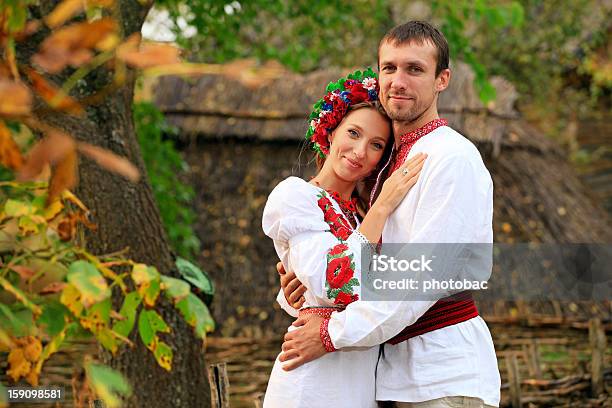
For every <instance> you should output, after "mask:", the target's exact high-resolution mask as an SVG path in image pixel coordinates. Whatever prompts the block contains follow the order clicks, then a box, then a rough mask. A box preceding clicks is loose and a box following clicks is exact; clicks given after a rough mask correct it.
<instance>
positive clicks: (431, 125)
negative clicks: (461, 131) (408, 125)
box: [391, 119, 448, 173]
mask: <svg viewBox="0 0 612 408" xmlns="http://www.w3.org/2000/svg"><path fill="white" fill-rule="evenodd" d="M440 126H448V121H447V120H446V119H434V120H432V121H431V122H428V123H426V124H425V125H423V126H421V127H420V128H418V129H415V130H413V131H411V132H408V133H405V134H403V135H401V136H400V145H399V148H398V149H397V150H396V152H395V157H394V158H393V165H392V166H391V173H393V172H394V171H395V170H397V169H398V167H399V166H401V165H402V163H404V161H405V160H406V157H408V153H410V149H412V146H413V145H414V144H415V143H416V142H417V140H419V139H420V138H422V137H423V136H425V135H427V134H428V133H431V132H433V131H434V130H436V129H437V128H439V127H440Z"/></svg>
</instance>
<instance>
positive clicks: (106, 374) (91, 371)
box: [85, 362, 132, 408]
mask: <svg viewBox="0 0 612 408" xmlns="http://www.w3.org/2000/svg"><path fill="white" fill-rule="evenodd" d="M85 373H86V374H87V381H88V382H89V385H90V387H91V388H92V389H93V390H94V391H95V392H96V394H97V395H98V396H100V397H101V398H102V400H103V401H104V403H105V404H106V406H108V407H109V408H116V407H120V406H121V398H122V397H129V396H130V395H131V393H132V390H131V387H130V385H129V384H128V382H127V381H126V380H125V378H124V377H123V375H122V374H121V373H120V372H119V371H117V370H114V369H112V368H110V367H107V366H104V365H100V364H95V363H92V362H88V363H86V364H85Z"/></svg>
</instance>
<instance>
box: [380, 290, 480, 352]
mask: <svg viewBox="0 0 612 408" xmlns="http://www.w3.org/2000/svg"><path fill="white" fill-rule="evenodd" d="M476 316H478V309H477V308H476V304H475V303H474V299H473V298H472V294H471V293H470V292H460V293H457V294H455V295H453V296H449V297H445V298H442V299H440V300H438V301H437V302H436V303H435V304H434V305H433V306H432V307H430V308H429V310H428V311H427V312H425V314H423V315H422V316H421V317H419V319H418V320H417V321H416V322H414V323H413V324H412V325H410V326H407V327H406V328H405V329H404V330H402V331H401V332H399V334H397V335H396V336H395V337H393V338H391V339H389V340H387V343H390V344H394V345H395V344H398V343H401V342H402V341H406V340H408V339H410V338H412V337H415V336H420V335H421V334H425V333H429V332H430V331H434V330H438V329H441V328H442V327H447V326H452V325H454V324H457V323H461V322H465V321H466V320H470V319H471V318H473V317H476Z"/></svg>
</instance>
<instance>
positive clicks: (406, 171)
mask: <svg viewBox="0 0 612 408" xmlns="http://www.w3.org/2000/svg"><path fill="white" fill-rule="evenodd" d="M408 173H410V171H409V170H408V169H404V170H402V174H403V175H404V176H405V175H406V174H408Z"/></svg>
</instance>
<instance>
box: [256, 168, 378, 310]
mask: <svg viewBox="0 0 612 408" xmlns="http://www.w3.org/2000/svg"><path fill="white" fill-rule="evenodd" d="M291 179H293V181H290V180H291ZM318 200H319V197H318V196H317V193H316V190H315V189H312V188H311V187H309V186H307V185H305V182H303V181H296V180H295V178H290V179H288V180H285V181H284V182H282V183H280V184H279V185H278V186H277V188H275V189H274V190H273V191H272V193H271V194H270V197H269V198H268V202H267V203H266V206H265V208H264V214H263V217H262V226H263V229H264V233H265V234H266V235H268V236H269V237H270V238H272V239H273V240H274V243H275V248H276V249H277V253H278V255H279V257H280V258H281V261H282V262H283V264H284V266H285V268H286V269H287V270H288V271H293V272H294V273H295V275H296V276H297V278H298V279H299V280H300V281H301V282H302V284H303V285H304V286H305V287H306V288H307V290H308V291H309V292H310V294H311V295H312V296H314V298H315V301H316V302H317V304H319V305H333V304H347V303H350V302H351V301H354V300H356V299H357V298H358V296H359V293H360V291H359V286H360V283H359V281H360V279H359V271H358V270H357V266H358V265H359V263H360V262H359V258H360V256H361V245H362V244H365V243H367V240H366V239H365V237H363V235H361V234H360V233H359V232H353V233H350V231H348V233H347V234H346V235H344V236H343V238H344V239H339V238H337V237H336V236H334V235H333V234H332V233H331V232H330V225H329V224H328V223H327V222H326V221H325V218H324V213H323V210H321V208H320V207H319V204H318ZM277 302H278V303H279V304H280V306H281V307H282V308H283V309H284V310H285V311H287V313H289V314H291V315H292V316H295V315H296V313H297V311H296V310H295V309H293V308H292V307H291V306H289V305H288V304H287V301H286V299H285V296H284V294H283V293H282V291H281V292H280V293H279V294H278V296H277Z"/></svg>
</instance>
